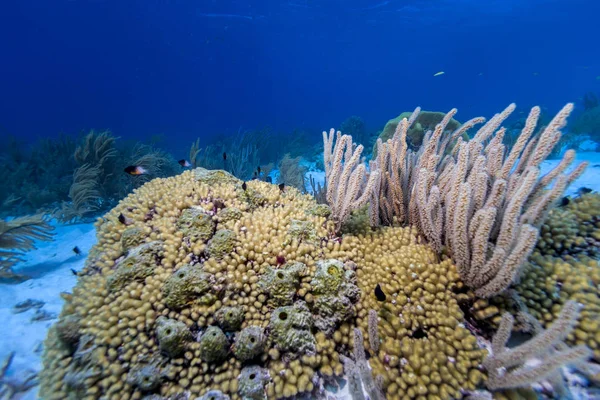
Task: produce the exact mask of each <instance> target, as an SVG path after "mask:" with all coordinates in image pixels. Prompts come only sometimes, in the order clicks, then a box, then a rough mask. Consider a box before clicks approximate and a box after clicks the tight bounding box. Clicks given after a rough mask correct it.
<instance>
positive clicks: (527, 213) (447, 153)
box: [324, 104, 587, 297]
mask: <svg viewBox="0 0 600 400" xmlns="http://www.w3.org/2000/svg"><path fill="white" fill-rule="evenodd" d="M514 109H515V105H514V104H511V105H510V106H508V107H507V108H506V109H505V110H504V111H502V112H501V113H499V114H496V115H495V116H494V117H493V118H491V119H490V120H489V121H488V122H487V123H485V124H484V125H483V126H482V127H481V128H480V129H479V130H478V131H477V132H476V133H475V134H474V136H473V137H472V138H471V139H470V140H468V141H465V140H463V135H464V134H465V133H467V132H468V131H469V130H470V129H471V128H472V127H473V126H475V125H476V124H480V123H482V122H484V119H483V118H474V119H472V120H470V121H467V122H466V123H464V124H463V125H462V126H460V127H458V128H456V129H455V130H454V131H453V132H449V131H448V130H447V129H446V128H447V126H448V124H449V123H450V121H451V119H452V117H453V116H454V115H455V114H456V109H453V110H451V111H450V112H449V113H448V114H446V116H445V117H444V118H443V119H442V120H441V122H440V123H439V124H438V125H436V127H435V129H434V130H433V131H429V132H427V133H426V134H425V137H424V139H423V144H422V145H421V147H420V148H419V149H418V150H411V149H409V147H408V144H407V132H408V130H409V128H410V127H411V126H412V124H413V123H414V122H415V121H416V119H417V118H418V113H419V109H417V110H415V112H414V113H413V114H412V115H411V116H410V117H409V118H404V119H403V120H401V121H400V122H399V123H398V125H397V127H396V131H395V133H394V135H393V136H392V137H391V138H390V139H388V140H387V141H386V142H385V143H384V142H383V141H381V140H379V141H378V142H377V147H378V152H377V158H376V159H375V160H374V161H372V162H371V164H370V171H371V172H370V177H371V178H373V177H379V179H375V178H373V179H372V181H373V182H371V180H369V182H368V183H365V182H364V178H363V177H362V175H361V176H360V178H359V176H358V175H357V174H358V172H360V171H362V169H364V166H362V165H360V164H358V157H357V154H358V156H360V150H362V147H361V146H358V147H357V148H356V150H355V151H354V154H352V146H351V145H349V144H348V145H347V143H351V138H349V137H346V136H341V134H340V133H338V135H337V137H338V140H337V143H336V147H335V148H336V151H337V152H336V158H335V162H334V163H333V167H332V168H329V169H327V171H326V173H327V185H328V190H331V191H332V193H335V194H338V195H337V196H333V195H329V193H328V195H329V196H328V199H327V200H328V202H329V204H330V205H331V207H332V209H333V210H334V215H337V216H338V218H339V219H340V220H341V221H344V220H345V219H346V218H347V216H348V215H349V211H348V210H352V209H355V208H357V207H359V206H360V205H363V204H364V203H363V202H361V203H360V204H359V202H358V201H355V200H354V197H356V196H357V195H358V194H360V193H362V196H370V215H371V220H372V221H371V222H372V225H373V226H376V225H378V224H379V223H384V224H392V223H394V222H395V221H398V222H401V223H410V224H411V225H414V226H416V227H417V228H419V230H420V232H421V233H422V234H423V235H424V236H425V238H426V239H427V240H428V242H429V243H430V244H431V245H432V246H433V247H434V249H435V250H436V251H438V252H441V251H442V250H445V251H446V252H448V253H449V254H451V255H452V258H453V259H454V261H455V262H456V264H457V267H458V271H459V274H460V277H461V279H462V280H463V281H464V282H465V283H466V284H467V285H468V286H470V287H472V288H474V289H476V293H477V295H478V296H481V297H491V296H493V295H495V294H498V293H500V292H502V291H503V290H505V289H506V288H507V287H508V286H510V284H511V283H513V282H514V281H515V279H516V278H517V276H518V273H519V271H520V269H521V266H522V265H523V263H524V262H525V261H526V259H527V257H528V256H529V254H531V252H532V250H533V248H534V247H535V244H536V241H537V238H538V235H539V227H540V226H541V225H542V223H543V222H544V220H545V218H546V216H547V215H548V213H549V211H550V209H551V208H552V207H553V205H554V204H555V203H556V201H557V200H558V199H559V198H561V196H562V194H563V192H564V190H565V188H566V187H567V186H568V185H569V184H570V183H571V182H573V181H574V180H575V179H576V178H577V177H578V176H579V175H580V174H581V173H583V171H584V169H585V167H586V165H587V164H586V163H581V164H579V165H578V166H577V167H576V168H575V169H574V170H573V171H571V172H570V173H568V174H567V173H565V170H566V169H567V167H568V166H569V165H570V164H571V163H572V162H573V160H574V159H575V153H574V151H567V152H566V153H565V155H564V157H563V160H562V161H561V163H560V164H558V165H557V166H556V167H555V168H554V169H552V170H551V171H549V172H548V173H546V174H545V175H543V176H541V173H540V164H541V162H542V161H544V160H545V159H546V158H547V157H548V156H549V155H550V153H551V151H552V149H553V148H554V146H555V145H556V143H558V141H559V140H560V137H561V129H562V128H563V127H564V126H565V124H566V119H567V117H568V116H569V114H570V113H571V111H572V109H573V105H572V104H567V105H566V106H565V107H563V108H562V109H561V110H560V111H559V112H558V114H556V116H555V117H554V118H553V119H552V121H550V123H549V124H548V126H546V127H545V128H544V129H543V130H541V131H539V132H538V133H535V127H536V124H537V121H538V118H539V114H540V109H539V107H534V108H532V110H531V112H530V113H529V116H528V118H527V121H526V123H525V126H524V127H523V130H522V132H521V135H520V136H519V138H518V139H517V141H516V143H515V144H514V145H513V146H512V147H511V148H507V147H506V146H505V145H504V144H503V143H502V139H503V137H504V134H505V129H504V128H500V125H501V124H502V123H503V121H505V120H506V118H508V116H509V115H510V114H511V113H512V112H513V111H514ZM332 141H333V131H332V132H331V133H330V135H329V136H327V135H326V134H325V133H324V144H325V159H326V160H327V159H328V158H330V157H331V156H330V154H331V150H330V149H331V147H332V145H331V142H332ZM344 147H345V148H346V150H343V148H344ZM344 153H345V157H343V156H342V155H343V154H344ZM342 160H343V162H342ZM361 168H362V169H361ZM353 170H355V171H357V173H356V174H354V175H352V177H353V178H354V177H355V176H356V179H352V180H350V179H349V178H348V177H349V176H350V172H351V171H353ZM362 174H363V175H364V172H363V173H362ZM340 177H341V179H340ZM373 183H374V184H373ZM332 184H333V185H335V187H334V188H331V187H330V186H332ZM340 193H344V194H346V195H345V196H340V195H339V194H340ZM352 196H354V197H353V198H352V199H350V200H349V197H352ZM362 198H363V197H361V199H362ZM335 210H340V211H338V212H337V214H336V212H335Z"/></svg>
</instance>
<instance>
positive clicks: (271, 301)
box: [40, 168, 483, 400]
mask: <svg viewBox="0 0 600 400" xmlns="http://www.w3.org/2000/svg"><path fill="white" fill-rule="evenodd" d="M242 183H243V182H241V181H239V180H237V179H236V178H234V177H233V176H231V175H230V174H228V173H226V172H224V171H207V170H205V169H201V168H199V169H196V170H193V171H186V172H184V173H182V174H181V175H178V176H175V177H172V178H166V179H155V180H153V181H151V182H148V183H147V184H145V185H144V186H142V187H141V188H139V189H137V190H136V191H135V192H134V193H132V194H130V195H129V196H128V197H127V198H125V199H123V200H122V201H121V202H120V203H119V204H118V205H117V206H116V207H115V208H114V209H113V210H112V211H110V212H109V213H108V214H106V215H105V216H104V217H103V218H101V219H99V221H98V222H97V225H96V227H97V231H98V234H97V236H98V242H97V244H96V245H95V247H94V248H93V249H92V251H91V252H90V256H89V258H88V260H87V262H86V268H85V269H84V271H83V272H82V273H81V274H80V279H79V281H78V283H77V285H76V287H75V288H74V289H73V293H72V294H66V295H64V296H63V298H64V299H65V300H66V301H65V306H64V308H63V310H62V312H61V316H60V319H59V323H58V324H56V325H55V326H53V327H52V328H51V329H50V331H49V333H48V337H47V339H46V343H45V353H44V356H43V364H44V369H43V371H42V373H41V375H40V380H41V387H40V394H41V395H42V397H43V398H44V399H125V400H127V399H142V398H147V399H165V398H167V397H171V398H174V396H178V395H184V394H186V393H187V394H189V397H187V398H211V399H213V398H214V399H216V398H231V399H240V398H241V394H242V392H243V393H246V394H245V395H244V396H246V397H251V398H264V397H268V398H284V397H292V396H295V395H297V394H301V393H311V394H310V395H316V394H317V392H318V391H320V390H322V388H323V384H324V382H325V381H327V380H330V379H332V378H335V377H339V376H341V375H342V374H343V373H344V369H343V365H342V363H341V358H342V357H341V356H342V355H345V356H348V355H350V354H351V353H352V347H353V339H352V337H353V335H352V332H353V328H354V327H355V326H357V325H358V327H359V328H361V329H362V330H363V332H367V330H368V326H367V315H368V313H369V310H375V311H376V312H377V314H378V316H379V322H378V326H377V327H376V330H377V331H378V334H377V340H380V341H381V345H380V346H379V351H378V352H375V351H373V350H370V348H369V347H368V340H367V339H366V338H367V337H368V335H367V334H366V333H365V348H366V349H367V350H368V351H369V352H370V354H371V357H372V358H371V365H372V366H373V371H374V373H375V374H376V375H381V377H382V385H383V387H382V389H383V390H384V391H385V392H386V394H387V397H388V398H390V399H394V398H425V396H428V398H440V399H450V398H453V397H456V396H457V395H458V394H459V390H460V389H461V388H466V389H469V388H474V387H475V386H476V385H477V384H478V383H479V382H480V381H481V380H482V378H483V374H482V373H481V372H480V371H479V369H478V367H479V364H480V362H481V359H482V356H483V351H482V350H480V349H479V348H478V347H477V345H476V341H475V337H474V336H473V335H471V334H470V333H469V331H468V330H467V329H465V328H464V327H463V326H462V325H461V322H462V320H463V315H462V313H461V310H460V308H459V307H458V300H459V299H460V296H462V295H461V294H458V292H459V289H461V287H462V286H461V285H462V284H461V283H460V282H459V281H458V275H457V273H456V270H455V268H454V266H453V265H452V264H451V263H450V262H449V261H442V262H439V261H438V260H437V256H436V255H435V254H434V253H433V252H432V250H430V249H429V247H428V246H426V245H423V244H419V242H418V239H417V235H416V231H415V230H413V229H410V228H406V229H402V228H383V229H381V230H378V231H376V232H374V233H369V234H367V235H360V236H352V235H346V236H344V237H343V238H339V237H336V236H335V235H334V233H333V227H334V224H333V223H332V222H331V221H329V220H327V218H326V217H325V215H327V214H326V213H315V212H313V210H314V209H315V205H316V203H315V201H314V200H313V199H312V198H311V197H310V196H307V195H301V194H300V193H299V192H298V191H297V190H296V189H293V188H286V190H284V191H282V190H280V189H279V188H278V187H277V186H276V185H271V184H268V183H265V182H260V181H250V182H246V184H245V185H242ZM120 214H123V215H124V216H126V217H127V218H130V219H131V220H132V221H133V224H130V226H125V225H123V224H121V223H119V218H118V217H119V215H120ZM132 232H134V233H135V235H133V236H132V235H131V233H132ZM142 233H143V234H142ZM124 235H125V236H126V237H127V240H124V239H123V237H124ZM132 237H135V240H130V238H132ZM125 243H126V245H125ZM377 283H380V284H381V285H382V288H383V290H384V292H385V294H386V295H387V296H388V301H386V302H383V303H382V302H379V301H377V300H376V298H375V296H374V294H373V291H374V288H375V285H376V284H377ZM371 339H372V338H371ZM256 371H258V372H256ZM257 377H259V378H260V379H257ZM254 379H256V381H254Z"/></svg>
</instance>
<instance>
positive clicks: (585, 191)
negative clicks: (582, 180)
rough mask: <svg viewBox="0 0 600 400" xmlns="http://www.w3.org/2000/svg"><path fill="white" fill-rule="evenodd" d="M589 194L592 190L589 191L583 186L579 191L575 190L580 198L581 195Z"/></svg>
mask: <svg viewBox="0 0 600 400" xmlns="http://www.w3.org/2000/svg"><path fill="white" fill-rule="evenodd" d="M591 192H592V189H590V188H589V187H585V186H582V187H580V188H579V189H577V194H578V195H580V196H581V195H583V194H587V193H591Z"/></svg>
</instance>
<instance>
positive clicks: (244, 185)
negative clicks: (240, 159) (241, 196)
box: [242, 182, 248, 190]
mask: <svg viewBox="0 0 600 400" xmlns="http://www.w3.org/2000/svg"><path fill="white" fill-rule="evenodd" d="M247 187H248V185H246V182H244V183H242V189H243V190H246V188H247Z"/></svg>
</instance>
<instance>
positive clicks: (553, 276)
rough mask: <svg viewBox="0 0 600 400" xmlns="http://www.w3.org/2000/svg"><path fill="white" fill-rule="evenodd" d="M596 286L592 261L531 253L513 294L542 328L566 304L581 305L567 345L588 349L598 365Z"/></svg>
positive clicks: (598, 272)
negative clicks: (581, 346)
mask: <svg viewBox="0 0 600 400" xmlns="http://www.w3.org/2000/svg"><path fill="white" fill-rule="evenodd" d="M599 285H600V269H599V265H598V261H597V260H595V259H592V258H589V257H585V256H582V257H579V258H574V257H571V256H566V257H564V259H561V258H557V257H551V256H542V255H540V254H539V253H534V254H533V255H532V256H531V259H530V262H529V263H528V264H527V265H526V266H525V268H524V271H523V276H522V278H521V282H520V283H519V285H516V287H515V292H516V293H517V294H518V296H519V297H518V299H517V300H518V301H520V302H522V304H523V305H524V306H525V307H526V309H527V311H528V312H529V313H530V314H531V315H532V316H533V317H535V318H536V319H537V320H539V321H540V322H541V323H542V325H543V326H548V325H550V324H552V322H553V321H555V320H556V318H558V315H559V314H560V312H561V311H562V309H563V307H564V305H565V304H566V303H567V302H568V301H577V302H578V303H580V304H582V305H583V308H582V310H581V312H580V318H579V321H578V323H577V325H576V326H575V328H574V330H573V332H572V333H571V334H569V335H568V336H567V338H566V343H567V344H569V345H583V344H585V345H588V346H589V347H590V348H591V349H593V351H594V352H593V356H594V359H595V360H597V361H600V347H599V346H600V335H599V334H598V333H599V332H600V324H599V321H600V296H599V295H600V289H599ZM517 306H519V305H517ZM500 307H503V305H500ZM504 307H506V306H504ZM509 309H510V308H509Z"/></svg>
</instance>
